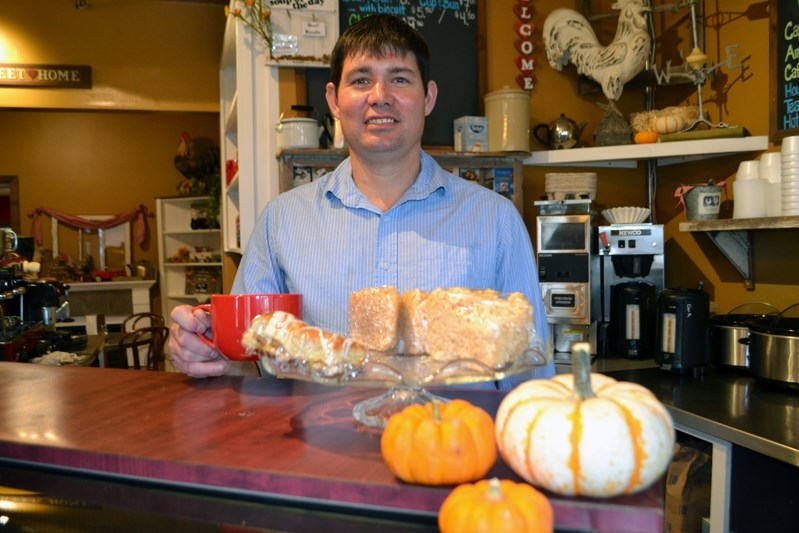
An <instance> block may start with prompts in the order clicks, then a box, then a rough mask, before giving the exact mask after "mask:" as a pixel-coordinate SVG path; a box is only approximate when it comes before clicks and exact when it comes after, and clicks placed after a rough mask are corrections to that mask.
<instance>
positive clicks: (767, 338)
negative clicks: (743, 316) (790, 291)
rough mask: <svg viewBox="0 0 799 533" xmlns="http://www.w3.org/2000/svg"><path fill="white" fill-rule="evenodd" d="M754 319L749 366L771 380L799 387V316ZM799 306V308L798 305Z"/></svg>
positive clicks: (770, 381)
mask: <svg viewBox="0 0 799 533" xmlns="http://www.w3.org/2000/svg"><path fill="white" fill-rule="evenodd" d="M797 305H799V304H794V305H793V306H791V307H789V308H788V309H786V310H784V311H783V312H782V313H780V314H779V315H777V316H776V317H763V318H757V319H753V320H750V321H749V322H748V324H747V325H748V327H749V339H748V343H749V370H750V371H751V372H752V374H753V375H754V376H755V377H756V378H758V379H760V380H762V381H764V382H767V383H770V384H774V385H778V386H781V387H786V388H789V389H794V390H798V391H799V318H794V317H789V316H786V314H785V313H786V312H787V311H788V310H789V309H791V308H793V307H796V306H797ZM797 309H799V308H797Z"/></svg>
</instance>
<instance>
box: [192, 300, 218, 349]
mask: <svg viewBox="0 0 799 533" xmlns="http://www.w3.org/2000/svg"><path fill="white" fill-rule="evenodd" d="M197 310H200V311H205V312H206V313H208V314H209V315H210V314H211V304H200V305H195V306H194V309H193V310H192V311H197ZM195 335H197V338H199V339H200V340H201V341H203V342H204V343H205V345H206V346H208V347H209V348H212V349H214V350H216V351H217V352H218V351H219V350H217V349H216V344H215V343H214V341H212V340H211V339H209V338H208V337H206V336H205V335H203V334H202V333H195Z"/></svg>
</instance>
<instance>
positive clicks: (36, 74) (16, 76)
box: [0, 63, 92, 89]
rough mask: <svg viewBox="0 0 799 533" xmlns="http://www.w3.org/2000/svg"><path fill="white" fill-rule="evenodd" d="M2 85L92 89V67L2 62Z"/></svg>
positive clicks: (0, 73) (0, 69)
mask: <svg viewBox="0 0 799 533" xmlns="http://www.w3.org/2000/svg"><path fill="white" fill-rule="evenodd" d="M0 87H47V88H51V89H52V88H58V89H91V87H92V67H90V66H86V65H30V64H12V63H0Z"/></svg>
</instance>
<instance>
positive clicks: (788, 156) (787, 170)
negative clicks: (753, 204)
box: [780, 135, 799, 216]
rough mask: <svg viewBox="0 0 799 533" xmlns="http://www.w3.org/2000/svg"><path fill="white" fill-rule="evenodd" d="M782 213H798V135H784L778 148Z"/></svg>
mask: <svg viewBox="0 0 799 533" xmlns="http://www.w3.org/2000/svg"><path fill="white" fill-rule="evenodd" d="M780 154H781V155H780V160H781V165H780V166H781V167H782V187H781V190H782V214H783V215H784V216H796V215H799V135H794V136H791V137H785V138H784V139H783V140H782V149H781V150H780Z"/></svg>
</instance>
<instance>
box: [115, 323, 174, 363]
mask: <svg viewBox="0 0 799 533" xmlns="http://www.w3.org/2000/svg"><path fill="white" fill-rule="evenodd" d="M168 335H169V328H167V327H166V326H148V327H144V328H139V329H136V330H133V331H128V332H125V333H123V334H122V336H121V337H120V338H119V342H118V343H117V345H116V350H117V352H118V353H119V355H120V357H121V359H122V364H123V365H124V368H130V366H129V365H128V360H129V359H130V360H132V361H133V368H134V369H136V370H163V369H164V345H165V344H166V338H167V336H168ZM142 356H144V365H142V361H141V359H142Z"/></svg>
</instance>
